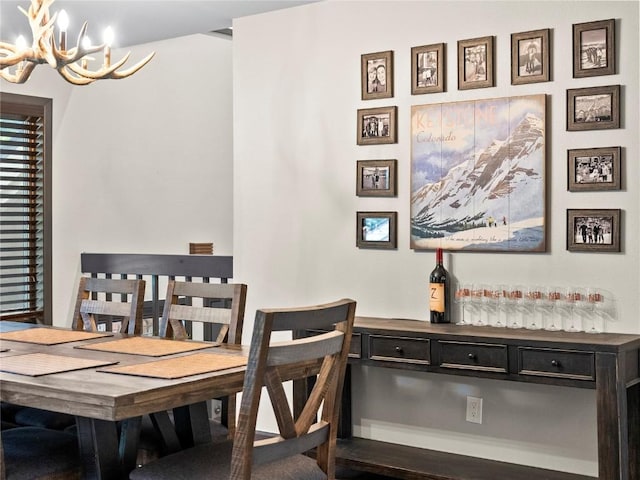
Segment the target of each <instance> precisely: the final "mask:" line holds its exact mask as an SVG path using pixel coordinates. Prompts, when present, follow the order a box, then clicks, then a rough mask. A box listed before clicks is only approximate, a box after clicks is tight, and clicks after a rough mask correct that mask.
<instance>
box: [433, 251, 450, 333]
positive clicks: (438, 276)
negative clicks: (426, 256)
mask: <svg viewBox="0 0 640 480" xmlns="http://www.w3.org/2000/svg"><path fill="white" fill-rule="evenodd" d="M448 276H449V275H448V273H447V270H446V269H445V268H444V265H443V264H442V249H441V248H438V249H436V268H434V269H433V271H432V272H431V275H429V311H430V313H429V320H430V321H431V323H449V279H448Z"/></svg>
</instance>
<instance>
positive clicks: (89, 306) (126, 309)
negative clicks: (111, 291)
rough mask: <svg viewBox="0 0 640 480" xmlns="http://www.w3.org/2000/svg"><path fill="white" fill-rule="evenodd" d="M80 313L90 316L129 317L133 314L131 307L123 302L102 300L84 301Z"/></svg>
mask: <svg viewBox="0 0 640 480" xmlns="http://www.w3.org/2000/svg"><path fill="white" fill-rule="evenodd" d="M80 311H81V312H84V313H90V314H96V313H98V314H102V315H117V316H119V317H128V316H129V315H130V314H131V305H129V303H123V302H104V301H101V300H82V304H81V306H80Z"/></svg>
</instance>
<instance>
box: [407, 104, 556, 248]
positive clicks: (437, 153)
mask: <svg viewBox="0 0 640 480" xmlns="http://www.w3.org/2000/svg"><path fill="white" fill-rule="evenodd" d="M545 107H546V98H545V95H528V96H520V97H507V98H494V99H485V100H472V101H464V102H453V103H440V104H431V105H414V106H413V107H412V108H411V248H412V249H415V250H423V249H429V250H430V249H435V248H438V247H440V248H443V249H445V250H465V251H487V250H489V251H505V252H544V251H545V248H546V247H545V238H546V234H545V130H546V129H545Z"/></svg>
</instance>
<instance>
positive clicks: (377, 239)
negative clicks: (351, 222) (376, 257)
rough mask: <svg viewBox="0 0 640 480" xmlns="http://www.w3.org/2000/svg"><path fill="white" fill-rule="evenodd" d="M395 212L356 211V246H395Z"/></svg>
mask: <svg viewBox="0 0 640 480" xmlns="http://www.w3.org/2000/svg"><path fill="white" fill-rule="evenodd" d="M397 216H398V213H397V212H357V213H356V246H357V247H358V248H378V249H389V250H392V249H394V248H397V227H396V221H397Z"/></svg>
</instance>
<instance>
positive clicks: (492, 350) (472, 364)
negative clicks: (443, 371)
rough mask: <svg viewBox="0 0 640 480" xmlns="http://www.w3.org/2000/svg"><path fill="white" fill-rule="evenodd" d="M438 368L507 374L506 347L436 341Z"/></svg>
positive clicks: (491, 344) (490, 344) (489, 344)
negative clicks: (438, 357) (438, 359)
mask: <svg viewBox="0 0 640 480" xmlns="http://www.w3.org/2000/svg"><path fill="white" fill-rule="evenodd" d="M438 346H439V347H440V367H442V368H454V369H461V370H477V371H483V372H498V373H507V371H508V367H509V360H508V358H509V356H508V349H507V346H506V345H502V344H493V343H474V342H452V341H447V340H438Z"/></svg>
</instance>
